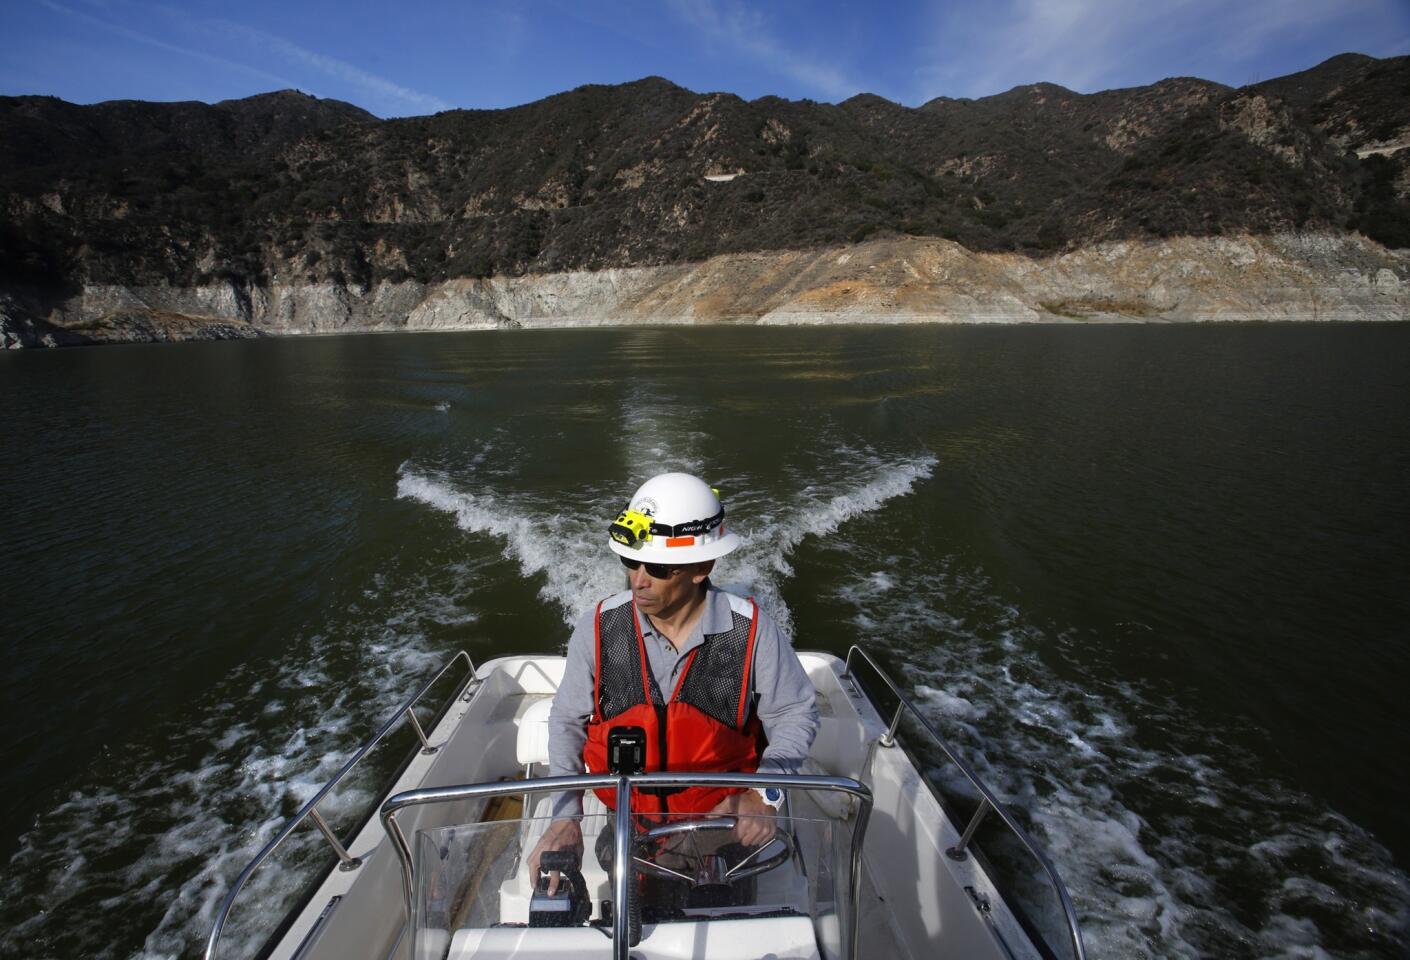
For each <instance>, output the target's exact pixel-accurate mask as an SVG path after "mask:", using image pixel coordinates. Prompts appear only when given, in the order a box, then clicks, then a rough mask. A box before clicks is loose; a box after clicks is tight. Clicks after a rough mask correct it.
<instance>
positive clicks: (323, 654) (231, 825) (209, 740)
mask: <svg viewBox="0 0 1410 960" xmlns="http://www.w3.org/2000/svg"><path fill="white" fill-rule="evenodd" d="M446 576H449V577H450V579H451V586H450V589H449V590H446V589H444V586H443V584H444V578H445V577H446ZM477 579H479V572H478V570H477V568H476V567H474V566H473V565H470V564H457V565H453V566H452V567H451V568H450V569H449V570H441V571H437V577H436V582H435V583H432V582H431V581H430V580H428V579H427V578H426V577H424V576H411V577H404V576H399V575H398V574H397V573H396V572H395V571H393V572H390V573H388V574H386V575H380V574H379V575H378V576H376V577H374V578H373V581H372V582H370V583H368V584H366V585H365V587H364V588H363V590H362V591H361V594H362V597H361V600H360V602H354V603H352V604H350V605H349V606H348V608H347V609H346V610H343V611H341V615H340V616H339V617H338V618H337V619H336V620H334V621H333V622H330V623H329V624H328V625H327V629H326V630H325V631H323V632H320V633H317V634H312V635H308V636H303V637H297V638H294V639H293V640H292V641H291V642H290V644H289V648H288V651H287V653H286V654H285V655H284V656H283V657H282V658H281V659H279V660H278V661H276V662H274V663H268V662H256V663H251V664H249V665H246V666H241V667H237V668H236V669H234V670H233V671H232V672H231V673H230V674H229V675H228V676H227V677H225V678H224V679H223V680H222V681H221V682H220V683H219V684H218V685H217V687H216V689H215V690H214V691H213V693H212V695H211V697H210V699H209V702H208V706H207V707H206V708H205V709H204V710H202V711H200V712H199V713H198V714H197V715H196V716H195V717H194V718H186V717H181V718H169V719H168V720H166V721H164V722H162V723H161V724H160V725H159V726H158V729H157V730H155V731H154V732H153V734H152V735H151V736H149V737H144V738H143V739H141V740H140V741H137V742H133V743H127V744H124V745H123V748H122V749H121V750H120V751H115V750H108V749H106V748H105V750H104V754H103V756H102V757H101V758H100V759H99V761H98V762H97V763H96V764H95V765H94V767H93V769H92V771H91V775H90V777H89V780H88V782H87V783H85V784H84V785H83V786H81V787H78V788H76V789H74V790H72V791H71V792H70V793H69V794H68V795H67V796H66V797H65V798H63V800H62V801H61V802H60V803H58V804H57V805H56V806H54V807H53V808H51V809H50V810H48V811H46V812H44V813H42V814H41V815H40V816H39V817H38V818H37V819H36V821H35V823H34V825H33V827H32V828H31V829H30V830H29V831H28V832H26V833H25V834H24V835H23V836H22V837H21V838H20V840H19V849H18V850H17V851H16V852H15V854H14V855H13V856H12V857H11V859H10V862H9V864H8V867H7V870H6V876H5V879H4V880H3V881H0V894H3V895H2V896H0V903H3V919H4V923H3V924H0V956H6V957H34V956H45V957H49V956H53V957H80V956H81V957H94V958H109V957H112V958H117V957H131V956H138V957H143V958H152V960H156V958H174V957H178V956H190V955H194V954H196V953H198V952H199V948H198V947H197V944H200V943H201V942H202V941H203V940H204V938H205V936H206V934H207V933H208V932H209V930H210V927H211V925H212V922H213V921H214V918H215V913H216V911H217V909H218V908H219V906H220V903H221V901H222V900H223V899H224V897H225V894H226V893H227V892H228V890H229V888H230V884H231V882H232V881H233V880H234V878H235V876H236V874H238V873H239V871H240V870H241V868H243V867H244V866H245V864H246V863H248V862H249V861H250V859H251V858H253V856H254V855H255V853H257V852H258V851H259V849H260V848H261V847H262V846H263V845H264V844H265V843H266V842H267V841H268V840H269V839H270V838H271V837H272V836H273V835H274V834H275V833H276V832H277V831H278V829H279V827H280V826H281V825H282V824H283V822H284V819H285V818H286V817H288V816H290V815H291V814H292V813H293V812H294V811H295V810H297V809H298V808H299V807H300V806H302V805H303V803H304V802H305V801H307V800H308V798H309V797H311V796H312V795H313V794H314V792H316V791H317V790H318V788H319V787H321V786H322V785H323V784H324V783H326V782H327V781H328V780H329V779H330V778H331V777H332V775H333V774H334V773H336V772H337V770H338V768H339V767H340V766H341V765H342V763H343V762H344V761H345V760H346V758H347V757H348V756H349V755H350V754H351V753H352V751H353V750H355V749H356V748H357V746H358V745H359V744H361V743H362V742H363V741H364V740H365V739H366V738H367V737H368V736H370V734H371V733H372V732H373V729H372V724H374V723H376V722H378V721H379V720H380V719H381V718H380V717H379V716H377V714H378V713H379V712H380V711H381V710H383V709H386V707H384V706H383V705H388V706H389V705H392V704H395V703H397V702H399V701H400V700H402V699H404V698H405V697H406V696H408V695H409V694H410V692H411V690H412V689H414V687H415V685H416V684H417V683H419V682H420V681H421V680H422V679H423V678H424V677H425V676H427V675H428V674H429V673H430V672H431V671H433V670H434V669H435V668H436V667H437V666H439V664H440V662H441V660H442V653H441V652H439V651H435V652H431V650H432V644H431V643H430V642H429V641H428V634H431V633H434V632H436V631H438V630H440V629H444V628H445V627H448V626H454V625H457V624H463V623H465V622H467V621H468V620H471V619H473V618H474V617H475V616H476V614H475V612H474V611H473V610H470V609H468V608H466V607H463V606H461V605H460V604H458V603H456V602H455V601H454V600H453V599H452V598H453V597H455V596H457V595H461V596H463V595H464V594H465V593H466V592H468V591H469V589H470V584H471V583H472V582H474V581H475V580H477ZM392 600H394V601H395V602H389V601H392ZM369 609H378V610H383V611H387V612H386V613H385V615H384V616H382V617H369V616H367V611H368V610H369ZM368 704H376V705H377V709H375V710H369V709H368ZM382 753H383V751H382V750H378V751H374V753H373V755H372V757H371V758H369V761H368V762H366V763H364V765H363V767H359V768H358V770H356V771H354V773H353V774H352V775H351V776H350V777H349V778H348V780H347V781H345V786H344V787H343V788H342V789H340V790H339V791H336V792H334V793H333V794H332V795H330V796H329V797H328V798H327V799H325V801H324V802H323V803H322V804H321V805H320V810H322V811H323V812H324V813H325V815H326V816H327V817H328V819H329V822H330V823H331V824H333V826H334V829H335V830H340V831H347V830H348V829H349V828H350V826H351V824H352V818H353V817H355V816H356V815H357V814H359V813H361V812H362V811H364V810H365V809H366V808H367V806H368V804H369V803H371V802H372V800H373V799H374V795H375V793H376V792H377V791H378V790H379V789H380V778H381V777H382V776H385V774H386V771H387V763H388V762H392V761H394V760H395V757H391V756H385V755H384V756H381V757H380V761H381V763H380V769H379V763H378V760H379V756H378V755H379V754H382ZM364 767H365V768H366V769H364ZM328 856H329V853H328V850H327V846H326V845H325V844H324V843H323V841H322V840H321V839H320V838H319V837H318V835H317V833H316V832H314V831H312V830H303V831H298V832H296V833H295V834H294V835H293V836H292V837H291V838H290V840H289V841H288V842H287V843H286V844H285V845H284V847H281V849H280V852H279V853H278V854H277V855H276V858H275V859H274V860H272V861H270V862H269V863H268V864H267V866H266V867H265V868H264V869H261V870H259V871H257V872H256V873H255V875H254V877H253V878H252V880H251V881H250V885H249V886H248V887H247V888H246V891H245V893H243V894H242V898H241V901H240V906H238V907H237V909H236V913H235V915H234V916H233V918H232V925H231V926H230V927H229V928H228V934H227V938H226V939H225V940H222V953H223V955H225V956H250V955H253V948H254V947H256V946H257V945H258V944H259V943H260V942H261V939H262V937H263V936H265V935H267V934H268V932H269V929H268V917H267V915H266V911H267V910H275V911H276V912H278V913H282V912H283V907H282V906H279V905H281V904H286V903H288V902H289V901H290V899H291V898H292V897H293V896H295V895H296V894H297V892H298V890H299V887H300V885H301V884H302V883H303V881H304V880H305V879H306V878H307V877H308V876H309V875H310V874H309V872H308V871H309V870H310V869H311V868H312V867H313V866H314V865H315V864H317V863H320V862H323V860H324V859H325V858H327V857H328ZM95 896H96V897H98V900H97V902H96V903H95V902H94V900H95ZM76 904H82V906H81V907H80V906H75V905H76ZM115 918H120V922H119V921H117V920H116V919H115ZM115 923H116V924H117V926H116V927H115ZM134 929H135V930H144V929H145V930H147V931H149V932H148V933H147V934H146V935H145V938H143V937H142V935H141V934H140V933H139V934H137V939H136V944H135V945H134V942H133V941H134V938H133V934H132V931H133V930H134ZM115 933H117V934H119V935H118V936H115Z"/></svg>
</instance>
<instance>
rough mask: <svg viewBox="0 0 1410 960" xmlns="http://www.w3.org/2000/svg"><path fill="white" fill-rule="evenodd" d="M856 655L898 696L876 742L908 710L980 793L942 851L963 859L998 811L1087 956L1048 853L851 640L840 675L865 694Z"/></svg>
mask: <svg viewBox="0 0 1410 960" xmlns="http://www.w3.org/2000/svg"><path fill="white" fill-rule="evenodd" d="M858 657H859V658H861V659H862V660H864V661H866V663H867V665H868V666H870V667H871V668H872V670H873V671H874V672H875V673H876V675H877V676H878V677H879V678H880V679H881V681H882V682H883V683H885V684H886V686H887V687H888V688H889V689H890V690H891V694H892V695H893V696H894V697H895V698H896V700H897V703H896V712H895V713H894V714H893V715H892V717H891V723H890V725H889V726H888V727H887V728H886V732H885V733H884V734H882V735H881V737H880V738H879V739H878V740H877V745H879V746H881V747H882V748H892V747H895V746H896V729H897V727H898V726H899V725H900V723H901V717H902V716H903V715H904V714H906V713H909V714H910V715H911V716H912V717H914V718H915V720H916V722H918V723H919V724H920V726H921V728H922V729H924V730H925V732H926V733H927V734H928V735H929V737H930V740H931V742H932V745H933V746H935V747H936V748H938V749H939V750H940V752H941V753H943V754H944V755H945V756H946V757H947V758H948V759H949V761H950V762H951V763H953V764H954V765H955V767H956V768H957V769H958V770H959V771H960V773H962V774H964V777H965V779H966V780H968V781H969V783H970V786H972V787H973V788H974V790H975V792H977V793H978V794H979V798H980V799H979V806H978V808H976V809H975V811H974V813H973V814H972V815H971V816H970V818H969V822H968V823H966V824H965V827H964V830H963V832H962V833H961V834H960V840H959V843H957V844H956V845H955V846H953V847H951V848H950V849H948V850H946V851H945V854H946V855H947V856H948V857H950V858H951V859H953V860H964V859H965V858H966V857H968V856H969V853H968V849H969V846H970V844H971V843H972V842H973V840H974V834H975V831H976V830H978V829H979V825H980V824H981V823H983V822H984V819H985V818H986V817H987V816H988V815H989V814H990V813H994V814H997V815H998V817H999V819H1000V820H1002V821H1003V823H1004V825H1005V826H1006V827H1008V829H1009V832H1010V833H1012V834H1013V836H1014V837H1015V838H1016V839H1017V840H1018V842H1019V845H1020V846H1022V847H1023V849H1024V850H1026V851H1027V852H1028V854H1029V855H1030V856H1031V857H1032V858H1033V859H1034V860H1035V861H1037V863H1038V865H1039V866H1040V867H1041V868H1042V871H1043V874H1044V876H1045V877H1046V879H1047V881H1048V884H1049V886H1051V887H1052V889H1053V891H1054V893H1055V894H1056V895H1057V899H1058V903H1059V905H1060V906H1061V909H1062V914H1063V918H1064V920H1065V921H1066V925H1067V933H1068V937H1069V940H1070V941H1071V944H1072V954H1073V957H1074V958H1075V960H1086V957H1087V951H1086V948H1085V947H1084V946H1083V943H1082V930H1081V928H1080V927H1079V925H1078V923H1077V909H1076V907H1074V906H1073V903H1072V898H1071V897H1070V896H1069V895H1068V893H1067V887H1066V886H1065V885H1064V884H1063V882H1062V878H1061V877H1060V876H1058V872H1057V868H1056V867H1054V866H1053V863H1052V861H1051V860H1049V859H1048V857H1047V855H1046V854H1044V853H1043V851H1042V850H1041V849H1040V848H1039V846H1038V844H1037V842H1036V841H1035V840H1034V839H1033V838H1032V837H1031V836H1029V834H1028V831H1027V830H1025V829H1024V828H1023V826H1022V825H1021V824H1020V823H1019V822H1018V821H1017V820H1015V819H1014V816H1013V814H1012V813H1010V812H1009V810H1008V808H1007V807H1005V806H1004V804H1003V803H1001V802H1000V801H999V798H998V797H996V796H995V795H994V791H993V790H990V789H989V786H988V784H986V783H985V782H984V781H983V780H981V779H980V778H979V775H978V774H977V773H975V772H974V769H973V768H972V767H970V765H969V764H968V763H966V762H965V761H964V759H963V758H962V757H961V756H960V755H959V754H958V753H956V752H955V750H954V748H953V747H951V746H950V744H949V742H948V741H946V740H945V738H944V737H942V736H941V735H940V732H939V731H938V730H936V729H935V727H934V725H933V724H931V722H930V721H929V720H928V719H927V718H926V717H925V715H924V714H922V713H921V712H920V710H919V709H917V708H916V706H915V704H913V703H912V702H911V700H910V698H909V697H907V696H906V695H905V693H903V692H902V691H901V689H900V688H899V687H898V686H897V685H896V682H895V681H894V680H892V679H891V676H890V674H888V673H887V672H886V671H885V670H884V669H882V667H881V665H880V664H879V663H877V662H876V660H875V659H873V658H872V656H871V654H869V653H867V651H866V650H864V649H862V648H861V647H859V646H856V645H855V644H854V645H853V646H852V647H851V649H849V650H848V651H847V660H846V664H845V666H844V668H843V673H842V676H843V677H844V678H846V679H849V680H851V681H852V683H853V686H854V687H856V689H857V691H858V692H859V693H860V694H861V695H863V696H868V694H867V692H866V690H865V689H864V688H863V687H862V685H861V684H859V683H857V682H856V677H855V675H854V674H853V673H852V661H853V659H854V658H858ZM878 706H879V705H878ZM873 755H874V754H869V755H868V757H867V763H866V767H867V768H868V769H869V768H870V766H871V760H872V756H873Z"/></svg>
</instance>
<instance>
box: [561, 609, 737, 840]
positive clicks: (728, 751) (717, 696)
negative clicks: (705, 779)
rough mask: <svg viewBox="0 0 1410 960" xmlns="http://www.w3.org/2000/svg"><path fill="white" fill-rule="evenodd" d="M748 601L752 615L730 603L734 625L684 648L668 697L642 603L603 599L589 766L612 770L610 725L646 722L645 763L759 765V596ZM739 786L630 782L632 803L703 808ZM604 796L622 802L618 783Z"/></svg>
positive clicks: (719, 767)
mask: <svg viewBox="0 0 1410 960" xmlns="http://www.w3.org/2000/svg"><path fill="white" fill-rule="evenodd" d="M749 603H750V607H751V615H750V616H748V617H745V616H743V615H742V614H740V613H737V612H735V611H734V610H731V611H730V613H731V620H732V622H731V624H730V629H728V630H726V631H725V632H723V633H715V634H706V636H705V643H704V644H703V645H702V646H699V647H696V648H695V649H694V650H692V651H691V652H690V653H689V654H687V655H686V662H685V664H684V665H683V666H682V668H681V673H680V677H679V678H678V679H677V680H676V687H675V690H673V691H672V692H671V699H670V700H669V701H666V700H665V699H664V698H663V697H662V695H661V690H660V689H659V688H658V687H657V685H656V679H655V677H653V676H652V673H651V667H650V665H649V661H648V660H647V656H646V641H645V639H644V638H643V637H642V635H641V623H640V621H639V620H638V619H637V612H636V604H635V603H632V602H628V603H623V604H620V605H618V606H616V607H613V608H612V609H610V610H606V611H604V610H603V609H602V604H601V603H599V604H598V605H597V614H596V617H595V630H594V634H595V637H596V641H597V677H596V681H595V683H594V694H593V714H592V716H591V717H590V718H589V719H588V725H587V735H588V736H587V743H586V744H585V745H584V747H583V761H584V762H585V763H586V765H587V769H588V772H590V773H606V772H607V734H608V731H610V730H612V729H613V728H615V727H641V728H642V729H643V730H645V731H646V765H645V767H644V771H646V772H654V771H659V770H673V771H686V770H688V771H705V770H712V771H737V772H743V773H753V772H754V771H755V770H757V769H758V767H759V754H760V753H761V752H762V751H763V748H764V735H763V726H762V725H761V724H760V723H759V718H758V717H756V716H755V715H754V711H753V709H752V707H753V703H752V700H753V698H752V697H751V696H750V688H749V674H750V669H751V666H752V664H753V662H754V635H755V632H756V631H757V629H758V626H759V605H758V604H756V603H754V601H753V600H750V601H749ZM738 792H739V789H738V788H732V787H676V788H665V789H656V790H649V791H648V790H641V789H638V790H633V791H632V811H633V812H634V813H637V814H647V815H658V816H668V815H671V814H692V815H698V814H702V813H708V812H709V811H710V810H711V809H713V808H714V806H715V805H716V804H717V803H719V802H720V801H721V800H723V799H724V798H725V797H727V796H729V795H730V794H732V793H738ZM597 795H598V797H600V798H601V799H602V802H603V803H605V804H606V805H607V806H608V808H609V809H614V808H615V807H616V805H617V797H616V793H615V792H614V791H612V790H610V789H607V790H598V791H597Z"/></svg>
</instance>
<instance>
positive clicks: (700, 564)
mask: <svg viewBox="0 0 1410 960" xmlns="http://www.w3.org/2000/svg"><path fill="white" fill-rule="evenodd" d="M724 516H725V512H724V508H723V506H722V505H721V504H720V500H719V496H718V495H717V493H716V492H715V491H714V490H712V489H711V488H710V487H709V485H708V484H706V483H705V482H704V481H702V480H700V479H698V478H696V477H692V476H690V475H689V474H684V473H665V474H661V475H659V476H656V477H653V478H652V479H650V480H648V481H647V482H646V483H644V484H642V486H641V487H640V488H639V489H638V490H637V491H636V494H635V495H634V496H633V497H632V499H631V501H630V503H629V504H628V505H627V508H626V509H625V510H623V511H622V513H621V514H619V515H618V517H617V520H616V522H614V523H613V524H612V526H611V528H610V530H609V534H610V536H611V539H610V541H609V543H608V546H609V547H611V549H612V550H613V552H615V553H616V554H617V555H618V556H619V557H621V560H622V564H623V565H624V566H625V567H626V568H627V586H628V589H627V590H625V591H623V592H621V593H619V594H616V595H615V596H612V597H609V598H607V599H606V600H604V601H602V602H601V603H599V604H598V605H597V606H596V608H594V609H593V610H590V611H588V613H587V614H586V615H585V616H584V617H583V618H582V619H581V620H580V621H579V622H578V624H577V626H576V628H575V629H574V630H573V635H572V637H571V638H570V639H569V641H568V657H567V661H568V662H567V665H566V668H565V670H564V675H563V682H562V684H561V685H560V686H559V688H558V693H557V695H556V696H555V697H554V700H553V708H552V711H551V712H550V714H549V744H548V748H549V749H548V752H549V774H550V775H551V776H570V775H573V774H578V773H581V772H582V771H583V769H584V767H586V768H587V770H588V771H589V772H593V773H598V772H606V743H607V737H608V734H609V733H610V731H611V730H612V729H614V728H619V727H627V726H634V727H640V728H641V729H642V730H643V731H644V732H645V734H646V738H647V764H646V769H647V770H659V769H667V770H693V771H702V770H730V771H743V772H752V771H754V770H756V769H757V770H758V771H759V772H761V773H793V772H796V771H797V769H798V766H799V765H800V764H801V763H802V762H803V760H804V759H805V758H806V757H807V755H808V750H809V748H810V747H811V746H812V743H813V737H814V736H815V735H816V734H817V729H818V713H817V707H816V705H815V704H814V700H813V685H812V682H811V681H810V680H809V679H808V676H807V673H806V672H805V671H804V670H803V665H802V664H801V663H799V662H798V656H797V654H795V653H794V652H793V648H792V647H791V646H790V645H789V643H788V641H787V640H786V639H784V638H783V636H781V635H780V634H779V631H778V628H777V627H776V626H775V625H774V622H773V621H772V620H771V619H770V618H769V616H768V615H767V614H766V613H764V612H763V611H762V610H760V609H759V608H758V606H757V605H756V604H754V603H753V601H751V600H746V599H744V598H742V597H738V596H735V595H733V594H730V593H726V592H725V591H723V590H719V589H718V588H716V587H715V586H714V585H713V584H711V583H710V571H711V570H712V568H713V567H714V564H715V561H716V560H717V559H719V558H720V557H723V556H724V555H726V554H727V553H729V552H731V551H732V550H734V549H735V548H736V547H738V546H739V544H740V539H739V536H738V535H737V534H733V533H727V532H726V530H725V525H724ZM599 665H600V668H599ZM599 796H601V797H602V799H603V801H604V802H605V803H607V804H608V805H609V806H612V805H614V803H615V797H614V796H613V795H612V793H611V791H599ZM781 803H782V795H781V792H780V791H777V790H768V791H755V790H729V789H706V788H702V787H690V788H686V789H684V790H680V791H669V792H665V793H664V794H636V795H634V797H633V801H632V809H633V812H635V813H637V814H638V815H639V816H648V817H658V818H665V817H679V816H682V815H685V816H708V815H711V814H726V815H731V816H737V817H738V818H739V820H738V822H737V825H736V827H735V830H734V836H735V839H737V840H738V841H739V842H740V843H743V844H746V845H751V846H752V845H758V844H760V843H764V842H767V841H768V840H769V839H770V838H771V837H772V836H773V822H772V820H771V819H769V817H770V816H771V815H773V814H774V813H776V811H777V809H778V806H779V805H780V804H781ZM581 819H582V796H581V794H580V793H566V794H561V795H559V796H558V797H557V798H555V801H554V806H553V822H552V824H551V825H550V826H549V828H548V829H547V830H546V831H545V832H544V835H543V838H542V839H541V840H540V841H539V843H538V845H537V846H536V847H535V848H534V850H533V852H532V853H531V854H530V855H529V860H528V866H529V870H530V876H537V875H538V864H539V858H540V857H541V856H542V854H543V853H544V852H545V851H549V850H574V851H577V852H578V853H579V855H580V856H581V853H582V848H583V836H582V829H581V826H580V823H579V821H580V820H581ZM556 881H557V877H556V875H554V876H553V877H552V878H551V879H550V887H552V888H556V887H557V882H556Z"/></svg>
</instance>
